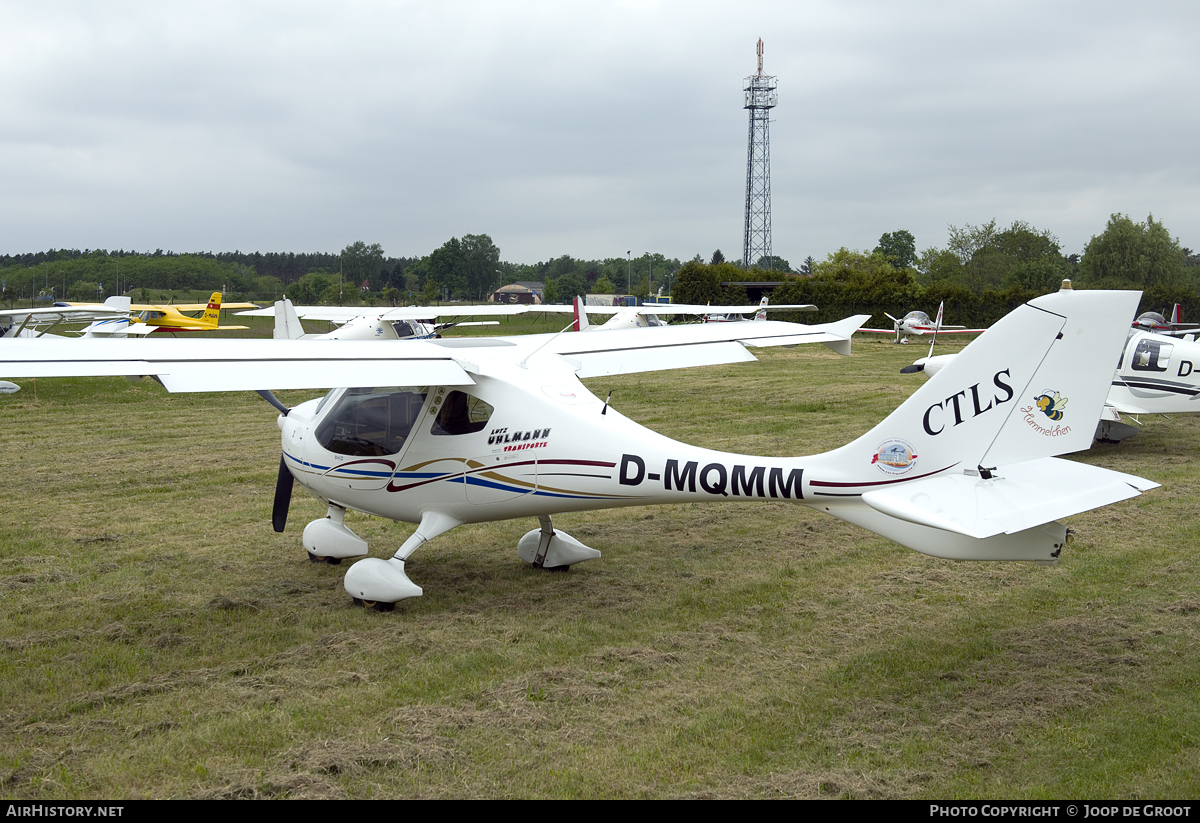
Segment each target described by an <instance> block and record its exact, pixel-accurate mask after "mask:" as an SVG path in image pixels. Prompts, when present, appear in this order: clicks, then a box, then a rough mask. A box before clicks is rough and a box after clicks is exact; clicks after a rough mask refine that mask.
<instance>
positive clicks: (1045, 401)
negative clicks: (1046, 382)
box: [1033, 390, 1067, 420]
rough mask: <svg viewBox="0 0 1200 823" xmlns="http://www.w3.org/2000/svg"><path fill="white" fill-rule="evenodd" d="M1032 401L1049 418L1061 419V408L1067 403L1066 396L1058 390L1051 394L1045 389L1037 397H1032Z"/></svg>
mask: <svg viewBox="0 0 1200 823" xmlns="http://www.w3.org/2000/svg"><path fill="white" fill-rule="evenodd" d="M1033 402H1034V403H1036V404H1037V407H1038V410H1039V411H1041V413H1042V414H1044V415H1046V416H1047V417H1049V418H1050V419H1051V420H1062V419H1063V409H1064V408H1065V407H1066V405H1067V398H1065V397H1063V396H1062V395H1061V394H1059V393H1058V392H1054V394H1053V395H1051V394H1050V391H1049V390H1046V391H1045V392H1043V393H1042V394H1039V395H1038V396H1037V397H1035V398H1033Z"/></svg>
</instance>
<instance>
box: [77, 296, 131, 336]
mask: <svg viewBox="0 0 1200 823" xmlns="http://www.w3.org/2000/svg"><path fill="white" fill-rule="evenodd" d="M132 302H133V301H132V300H131V299H130V298H129V297H125V296H121V295H115V294H114V295H113V296H112V297H110V298H108V299H107V300H105V301H104V306H105V308H108V309H113V310H115V311H118V312H123V313H124V316H122V317H109V318H105V319H103V320H94V321H92V323H91V324H90V325H89V326H88V327H87V328H86V329H84V330H83V334H82V336H83V337H113V338H119V337H125V332H126V331H128V330H129V311H130V304H131V303H132Z"/></svg>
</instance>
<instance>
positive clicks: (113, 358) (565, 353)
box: [0, 315, 867, 392]
mask: <svg viewBox="0 0 1200 823" xmlns="http://www.w3.org/2000/svg"><path fill="white" fill-rule="evenodd" d="M866 319H867V315H860V316H857V317H850V318H847V319H845V320H842V321H839V322H837V323H829V324H825V325H820V326H805V325H801V324H799V323H781V322H777V321H764V322H761V323H739V324H725V325H703V326H699V325H698V326H680V327H669V328H657V329H624V330H619V331H613V332H609V333H606V334H602V335H583V334H558V335H548V334H537V335H523V336H519V337H491V338H489V337H480V338H457V339H445V340H430V341H412V342H406V343H404V344H403V345H386V344H380V343H377V342H373V341H345V340H328V341H323V340H212V339H208V340H177V339H164V340H156V339H150V340H144V341H131V340H97V341H95V342H94V343H92V344H91V345H88V346H86V347H83V346H79V345H77V344H74V343H73V342H72V341H58V340H48V341H38V342H36V343H34V342H32V341H19V340H17V341H13V342H12V344H11V345H5V346H3V347H0V376H4V377H10V378H14V377H15V378H21V377H77V376H100V375H128V376H138V375H151V376H153V377H155V378H156V379H158V380H159V381H160V382H161V383H162V384H163V385H164V386H165V387H166V388H167V390H168V391H172V392H206V391H246V390H271V389H317V388H333V387H339V386H342V387H344V386H378V385H442V386H464V385H471V384H472V383H473V382H474V381H473V380H472V379H471V377H470V373H471V372H473V371H478V363H480V362H483V361H488V362H497V361H500V362H503V363H505V364H513V363H515V364H516V365H517V366H518V367H523V368H530V369H536V368H538V367H539V358H551V359H552V360H551V361H550V362H548V363H547V365H548V366H550V367H551V368H555V369H561V368H563V367H564V366H567V367H569V368H570V370H571V371H574V372H575V374H576V375H577V376H579V377H593V376H597V375H605V374H630V373H636V372H647V371H657V370H664V369H675V368H683V367H686V366H698V365H713V364H718V363H737V362H742V361H746V360H753V359H755V358H754V357H753V355H751V354H750V353H749V352H747V351H746V347H747V346H794V345H798V344H800V343H822V344H824V345H826V346H827V347H829V348H830V349H832V350H834V351H836V352H838V353H840V354H849V352H850V336H851V335H852V334H853V333H854V330H855V329H856V328H858V325H859V324H861V323H862V322H864V321H865V320H866ZM64 344H65V345H64Z"/></svg>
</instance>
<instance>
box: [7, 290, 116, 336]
mask: <svg viewBox="0 0 1200 823" xmlns="http://www.w3.org/2000/svg"><path fill="white" fill-rule="evenodd" d="M119 319H125V320H128V319H129V298H128V297H110V298H108V300H106V301H104V303H79V304H73V305H55V306H47V307H45V308H37V309H0V337H16V336H18V335H19V334H21V333H22V332H24V331H26V330H33V331H36V332H37V334H36V335H35V336H37V337H41V336H42V335H44V334H47V333H48V332H49V331H50V330H51V329H53V328H54V327H55V326H58V325H60V324H62V323H95V322H97V321H104V320H119Z"/></svg>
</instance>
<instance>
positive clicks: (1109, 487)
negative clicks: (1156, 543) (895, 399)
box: [862, 457, 1159, 538]
mask: <svg viewBox="0 0 1200 823" xmlns="http://www.w3.org/2000/svg"><path fill="white" fill-rule="evenodd" d="M1158 485H1159V484H1158V483H1154V482H1152V481H1150V480H1145V479H1143V478H1141V477H1134V476H1133V475H1129V474H1123V473H1121V472H1114V471H1110V470H1108V469H1101V468H1098V467H1096V466H1089V465H1087V464H1086V463H1076V462H1074V461H1071V460H1062V459H1060V458H1055V457H1046V458H1041V459H1038V460H1028V461H1025V462H1023V463H1017V464H1014V465H1011V466H1005V467H1002V468H1000V469H997V470H993V474H992V478H991V479H988V480H985V479H983V478H982V477H979V476H978V475H974V474H971V475H967V474H956V475H947V476H943V477H930V478H926V479H924V480H914V481H912V482H909V483H904V484H903V485H901V486H899V487H896V488H889V489H885V490H880V491H872V492H867V493H866V494H864V495H863V497H862V499H863V502H864V503H866V504H867V505H869V506H870V507H871V508H873V509H875V510H876V511H879V512H882V513H883V514H886V515H889V516H891V517H895V518H898V519H900V520H906V521H908V522H910V523H916V524H918V525H922V526H930V527H932V528H935V529H942V530H944V531H950V532H957V533H958V534H963V535H967V536H968V537H975V538H985V537H991V536H993V535H997V534H1014V533H1016V532H1019V531H1024V530H1025V529H1030V528H1033V527H1034V526H1040V525H1041V524H1043V523H1049V522H1051V521H1053V520H1058V519H1059V518H1062V517H1069V516H1070V515H1073V514H1079V513H1080V512H1085V511H1088V510H1090V509H1095V508H1098V507H1100V506H1107V505H1108V504H1110V503H1116V502H1118V501H1121V500H1127V499H1129V498H1131V497H1136V496H1137V495H1138V494H1140V493H1141V492H1143V491H1146V490H1148V489H1153V488H1155V487H1157V486H1158Z"/></svg>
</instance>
